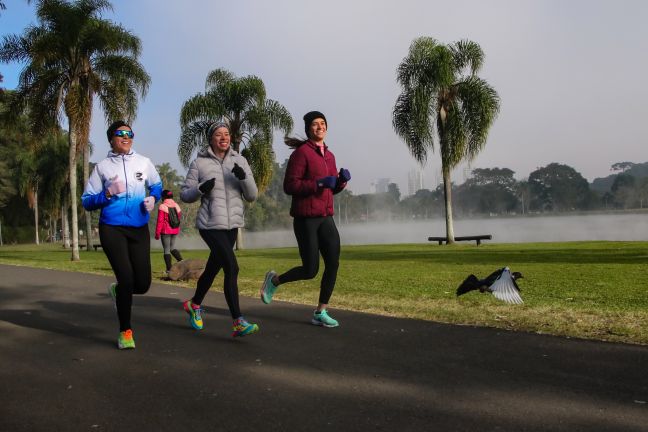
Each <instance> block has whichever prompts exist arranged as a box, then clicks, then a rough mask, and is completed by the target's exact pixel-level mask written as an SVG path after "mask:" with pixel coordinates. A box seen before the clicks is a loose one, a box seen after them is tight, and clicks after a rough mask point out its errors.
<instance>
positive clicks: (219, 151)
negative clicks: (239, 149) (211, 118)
mask: <svg viewBox="0 0 648 432" xmlns="http://www.w3.org/2000/svg"><path fill="white" fill-rule="evenodd" d="M230 142H231V138H230V132H229V129H227V128H226V127H224V126H223V127H219V128H218V129H216V130H215V131H214V133H213V134H212V136H211V139H210V140H209V145H210V146H211V149H212V151H213V152H214V154H215V155H216V156H219V157H223V156H224V155H225V153H227V150H229V148H230Z"/></svg>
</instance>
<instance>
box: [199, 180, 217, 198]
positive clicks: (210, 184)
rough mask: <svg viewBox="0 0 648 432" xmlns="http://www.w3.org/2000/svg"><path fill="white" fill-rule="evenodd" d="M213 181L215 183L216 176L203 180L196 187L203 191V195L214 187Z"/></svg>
mask: <svg viewBox="0 0 648 432" xmlns="http://www.w3.org/2000/svg"><path fill="white" fill-rule="evenodd" d="M215 183H216V177H213V178H211V179H209V180H207V181H206V182H204V183H203V184H201V185H200V186H198V189H199V190H200V192H202V193H203V195H204V194H207V193H209V191H211V190H212V189H214V184H215Z"/></svg>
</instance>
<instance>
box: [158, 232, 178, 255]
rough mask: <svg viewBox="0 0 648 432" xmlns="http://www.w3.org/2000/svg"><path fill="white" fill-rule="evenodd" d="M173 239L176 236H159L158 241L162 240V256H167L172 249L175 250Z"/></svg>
mask: <svg viewBox="0 0 648 432" xmlns="http://www.w3.org/2000/svg"><path fill="white" fill-rule="evenodd" d="M175 238H176V234H160V240H162V247H163V248H164V254H165V255H169V254H170V253H171V251H172V250H173V249H175Z"/></svg>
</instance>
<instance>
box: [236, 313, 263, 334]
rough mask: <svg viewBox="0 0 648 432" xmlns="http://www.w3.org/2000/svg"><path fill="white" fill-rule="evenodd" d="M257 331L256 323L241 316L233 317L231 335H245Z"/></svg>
mask: <svg viewBox="0 0 648 432" xmlns="http://www.w3.org/2000/svg"><path fill="white" fill-rule="evenodd" d="M258 331H259V326H258V325H256V324H253V323H249V322H247V321H246V319H245V318H243V317H240V318H237V319H235V320H234V324H233V325H232V337H237V336H246V335H249V334H252V333H256V332H258Z"/></svg>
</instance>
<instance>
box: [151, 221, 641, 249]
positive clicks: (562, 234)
mask: <svg viewBox="0 0 648 432" xmlns="http://www.w3.org/2000/svg"><path fill="white" fill-rule="evenodd" d="M454 229H455V235H456V236H467V235H478V234H491V235H492V236H493V240H491V241H488V242H489V243H527V242H553V241H585V240H608V241H635V240H642V241H648V213H631V214H629V213H623V214H620V213H615V214H596V215H574V216H532V217H511V218H483V219H465V220H455V221H454ZM338 230H339V231H340V239H341V241H342V244H347V245H359V244H394V243H429V242H428V240H427V238H428V236H443V235H445V220H443V219H434V220H426V221H412V222H402V221H398V222H385V223H356V224H349V225H339V224H338ZM292 246H295V247H296V246H297V242H296V241H295V236H294V234H293V232H292V230H276V231H263V232H249V231H246V232H245V247H246V248H248V249H256V248H271V247H292ZM153 247H154V248H159V247H160V242H159V241H154V242H153ZM176 247H177V248H178V249H181V250H182V249H206V246H205V243H204V242H203V241H202V239H201V238H200V237H199V236H186V237H185V236H180V237H179V238H178V240H177V241H176Z"/></svg>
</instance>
